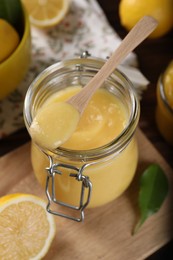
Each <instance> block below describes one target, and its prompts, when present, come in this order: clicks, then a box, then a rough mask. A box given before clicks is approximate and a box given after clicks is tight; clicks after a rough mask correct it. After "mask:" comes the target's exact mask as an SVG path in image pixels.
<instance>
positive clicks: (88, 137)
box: [32, 87, 138, 207]
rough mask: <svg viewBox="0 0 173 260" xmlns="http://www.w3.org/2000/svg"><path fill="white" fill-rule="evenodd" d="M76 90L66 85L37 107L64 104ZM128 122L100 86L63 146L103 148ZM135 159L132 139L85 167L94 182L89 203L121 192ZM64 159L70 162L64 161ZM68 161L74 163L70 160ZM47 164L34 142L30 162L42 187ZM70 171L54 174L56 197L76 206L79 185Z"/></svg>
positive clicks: (48, 119)
mask: <svg viewBox="0 0 173 260" xmlns="http://www.w3.org/2000/svg"><path fill="white" fill-rule="evenodd" d="M78 91H80V87H69V88H66V89H65V90H62V91H59V92H58V93H57V94H54V95H53V96H51V98H49V99H48V100H47V101H46V102H45V103H44V105H43V107H42V108H40V110H42V109H43V110H44V108H45V107H52V109H53V108H54V107H55V106H52V104H56V103H59V104H63V103H62V101H65V100H67V99H68V98H69V97H71V96H72V95H74V94H76V93H77V92H78ZM50 104H51V106H50ZM45 112H46V110H45ZM49 112H50V111H49ZM54 115H56V111H55V110H54V109H53V110H52V113H49V115H47V114H46V113H45V114H44V120H45V122H44V123H45V125H47V124H49V126H51V127H49V131H50V132H51V131H53V130H51V129H54V128H55V129H56V121H55V116H54ZM64 116H65V115H64ZM67 120H68V121H70V120H72V118H71V116H69V117H67ZM127 122H128V114H127V111H126V109H125V107H124V106H123V103H122V102H121V101H120V100H119V99H118V98H116V97H115V96H114V95H113V94H111V93H109V92H108V91H107V90H105V89H99V90H98V91H97V92H96V93H95V94H94V96H93V98H92V99H91V101H90V102H89V105H88V107H87V108H86V110H85V111H84V113H83V115H82V117H81V119H80V121H79V124H78V126H77V129H76V131H75V132H74V133H73V134H72V136H71V137H70V138H69V139H68V140H67V141H66V142H65V143H64V144H63V145H62V148H65V149H68V150H69V149H70V150H75V151H78V152H79V153H80V150H82V151H84V150H85V151H86V154H87V151H88V150H91V149H95V148H99V147H102V146H104V145H106V144H108V143H110V142H111V141H112V140H114V139H115V138H116V137H118V136H119V135H120V134H121V133H122V131H123V130H124V129H125V127H126V126H127ZM62 130H63V129H62ZM64 131H65V129H64ZM39 144H40V145H41V146H44V145H45V138H44V139H43V140H42V142H41V140H40V143H39ZM137 158H138V152H137V144H136V141H135V139H134V138H133V139H132V140H131V141H130V142H129V144H128V145H127V147H126V148H125V149H124V150H123V151H122V152H120V153H118V154H117V155H116V156H115V155H113V156H110V157H109V159H108V158H106V159H105V160H104V159H102V160H101V161H99V162H96V163H94V164H93V165H90V166H89V167H87V168H86V170H85V173H84V174H85V175H87V176H89V178H90V180H91V182H92V185H93V191H92V198H91V202H90V204H89V206H92V207H93V206H99V205H102V204H105V203H107V202H109V201H111V200H113V199H115V198H117V197H118V196H119V195H120V194H122V193H123V191H124V190H125V189H126V188H127V187H128V186H129V184H130V182H131V181H132V179H133V176H134V173H135V169H136V165H137ZM57 160H58V159H57ZM63 162H64V163H69V161H67V160H64V161H63ZM70 163H71V164H73V162H70ZM48 164H49V162H48V160H47V157H46V156H45V155H44V154H43V153H41V151H40V150H39V149H38V148H37V147H36V146H35V145H34V144H33V146H32V165H33V168H34V172H35V175H36V177H37V179H38V181H39V182H40V183H41V185H42V186H45V181H46V179H45V175H44V174H43V169H44V168H46V167H47V166H48ZM79 164H81V163H79ZM69 173H70V172H68V170H67V169H66V170H65V174H63V175H61V176H57V178H56V179H55V181H56V182H55V191H56V198H58V200H60V201H63V202H65V203H68V204H72V205H77V204H78V201H79V196H80V185H79V183H78V182H76V180H73V179H72V178H70V177H69Z"/></svg>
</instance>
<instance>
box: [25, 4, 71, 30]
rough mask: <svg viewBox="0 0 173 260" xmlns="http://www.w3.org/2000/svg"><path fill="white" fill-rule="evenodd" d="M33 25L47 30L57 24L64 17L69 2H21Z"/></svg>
mask: <svg viewBox="0 0 173 260" xmlns="http://www.w3.org/2000/svg"><path fill="white" fill-rule="evenodd" d="M22 2H23V4H24V5H25V7H26V9H27V11H28V13H29V16H30V21H31V23H32V24H33V25H35V26H38V27H42V28H47V27H51V26H54V25H56V24H58V23H59V22H60V21H61V20H62V19H63V18H64V17H65V15H66V13H67V11H68V9H69V5H70V0H32V1H31V0H22Z"/></svg>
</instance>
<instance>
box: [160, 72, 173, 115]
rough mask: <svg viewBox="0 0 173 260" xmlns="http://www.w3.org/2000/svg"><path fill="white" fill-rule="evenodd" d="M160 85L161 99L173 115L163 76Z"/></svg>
mask: <svg viewBox="0 0 173 260" xmlns="http://www.w3.org/2000/svg"><path fill="white" fill-rule="evenodd" d="M158 84H159V89H160V97H161V99H162V100H163V102H164V104H165V106H166V108H167V109H168V110H169V111H170V112H171V113H172V114H173V108H172V107H171V106H170V104H169V103H168V100H167V98H166V94H165V90H164V84H163V74H161V75H160V77H159V80H158Z"/></svg>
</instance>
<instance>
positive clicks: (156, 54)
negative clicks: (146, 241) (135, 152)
mask: <svg viewBox="0 0 173 260" xmlns="http://www.w3.org/2000/svg"><path fill="white" fill-rule="evenodd" d="M98 2H99V4H100V5H101V7H102V8H103V10H104V12H105V14H106V16H107V18H108V21H109V23H110V24H111V25H112V27H113V28H114V29H115V30H116V32H117V33H118V34H119V36H120V37H121V38H123V37H124V36H125V35H126V34H127V32H126V30H125V29H124V28H123V27H122V26H121V24H120V20H119V15H118V4H119V1H118V0H98ZM135 52H136V54H137V56H138V60H139V67H140V70H141V71H142V73H143V74H144V75H145V76H146V77H147V78H148V79H149V81H150V84H149V86H148V88H147V90H146V91H145V93H144V95H143V99H142V101H141V116H140V121H139V126H140V128H141V129H142V130H143V132H144V133H145V135H146V136H147V137H148V139H149V140H150V141H151V142H152V144H153V145H154V146H155V147H156V149H157V150H158V151H159V152H160V154H162V155H163V157H164V158H165V159H166V161H167V162H168V163H169V164H170V166H171V167H172V168H173V147H171V146H170V145H169V144H167V143H166V142H165V141H164V139H163V138H162V136H161V135H160V134H159V132H158V130H157V126H156V124H155V108H156V83H157V80H158V77H159V75H160V74H161V73H162V72H163V71H164V69H165V68H166V66H167V65H168V63H169V62H170V60H171V59H173V31H171V32H170V33H168V34H167V35H165V36H164V37H161V38H159V39H154V40H149V39H147V40H145V41H144V42H143V43H142V44H141V45H140V46H139V47H137V48H136V50H135ZM29 139H30V138H29V136H28V133H27V131H26V129H21V130H20V131H18V132H16V133H14V134H12V135H10V136H8V137H6V138H4V139H2V140H0V156H2V155H4V154H6V153H8V152H10V151H12V150H14V149H15V148H17V147H19V146H20V145H22V144H24V143H26V142H27V141H29ZM172 246H173V242H172V241H171V242H170V243H169V244H168V245H166V246H165V247H163V248H161V249H160V250H159V251H158V252H156V253H155V254H153V255H152V256H151V257H149V258H148V260H160V259H166V260H169V259H173V250H171V247H172ZM122 260H124V259H122Z"/></svg>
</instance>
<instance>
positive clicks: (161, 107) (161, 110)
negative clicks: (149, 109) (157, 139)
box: [156, 75, 173, 145]
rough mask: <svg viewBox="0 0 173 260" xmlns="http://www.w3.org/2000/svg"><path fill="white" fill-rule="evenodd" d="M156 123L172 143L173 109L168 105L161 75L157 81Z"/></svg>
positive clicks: (166, 138) (165, 137) (172, 143)
mask: <svg viewBox="0 0 173 260" xmlns="http://www.w3.org/2000/svg"><path fill="white" fill-rule="evenodd" d="M156 123H157V126H158V129H159V131H160V133H161V134H162V136H163V137H164V139H165V140H166V141H167V142H168V143H169V144H171V145H173V109H172V108H171V106H170V105H169V103H168V101H167V98H166V95H165V91H164V86H163V75H161V76H160V78H159V80H158V83H157V107H156Z"/></svg>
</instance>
